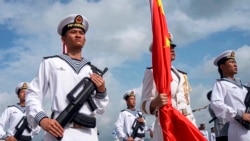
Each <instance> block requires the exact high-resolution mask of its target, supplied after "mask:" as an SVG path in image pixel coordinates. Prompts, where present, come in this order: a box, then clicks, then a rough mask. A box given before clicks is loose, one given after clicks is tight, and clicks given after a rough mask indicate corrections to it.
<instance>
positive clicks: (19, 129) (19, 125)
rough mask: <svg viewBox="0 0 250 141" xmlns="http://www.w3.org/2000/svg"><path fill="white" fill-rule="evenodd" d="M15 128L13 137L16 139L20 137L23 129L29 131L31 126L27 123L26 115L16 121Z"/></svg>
mask: <svg viewBox="0 0 250 141" xmlns="http://www.w3.org/2000/svg"><path fill="white" fill-rule="evenodd" d="M15 129H16V133H15V135H14V137H15V138H16V139H17V140H20V138H21V137H22V134H23V131H24V130H25V129H27V130H28V131H29V132H31V128H30V127H29V125H28V121H27V117H26V116H23V117H22V119H21V120H20V121H19V122H18V123H17V125H16V127H15ZM26 137H27V136H26ZM30 139H31V138H30Z"/></svg>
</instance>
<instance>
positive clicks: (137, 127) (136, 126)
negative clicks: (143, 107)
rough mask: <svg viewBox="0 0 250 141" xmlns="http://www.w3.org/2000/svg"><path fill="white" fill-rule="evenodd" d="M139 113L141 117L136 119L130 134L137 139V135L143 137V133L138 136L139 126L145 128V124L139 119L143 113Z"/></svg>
mask: <svg viewBox="0 0 250 141" xmlns="http://www.w3.org/2000/svg"><path fill="white" fill-rule="evenodd" d="M138 115H139V117H138V118H136V119H135V120H134V123H133V125H132V129H133V132H132V134H131V135H130V136H131V137H132V138H133V139H135V138H136V137H143V135H141V136H138V130H139V128H140V129H142V130H143V126H144V123H141V122H139V121H138V119H139V118H142V113H140V112H138ZM144 136H145V134H144Z"/></svg>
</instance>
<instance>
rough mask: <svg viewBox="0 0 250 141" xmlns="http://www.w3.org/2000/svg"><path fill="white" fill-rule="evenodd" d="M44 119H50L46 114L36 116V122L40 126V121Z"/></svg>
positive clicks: (40, 113) (41, 113)
mask: <svg viewBox="0 0 250 141" xmlns="http://www.w3.org/2000/svg"><path fill="white" fill-rule="evenodd" d="M43 118H48V116H47V115H46V113H45V112H39V113H38V114H36V116H35V122H36V123H37V124H38V125H40V121H41V120H42V119H43Z"/></svg>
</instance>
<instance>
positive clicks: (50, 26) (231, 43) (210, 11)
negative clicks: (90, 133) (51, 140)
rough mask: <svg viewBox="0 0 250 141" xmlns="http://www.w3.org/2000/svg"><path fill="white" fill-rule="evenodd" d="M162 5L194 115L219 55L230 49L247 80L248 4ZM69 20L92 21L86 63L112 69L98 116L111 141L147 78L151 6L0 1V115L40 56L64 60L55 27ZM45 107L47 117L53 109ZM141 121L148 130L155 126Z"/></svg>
mask: <svg viewBox="0 0 250 141" xmlns="http://www.w3.org/2000/svg"><path fill="white" fill-rule="evenodd" d="M162 2H163V4H164V8H165V14H166V16H167V23H168V27H169V30H170V31H171V32H172V34H173V41H174V42H175V43H176V44H177V48H176V54H177V59H176V61H175V62H174V65H175V66H176V67H177V68H178V69H180V70H183V71H185V72H187V73H188V75H189V80H190V83H191V85H192V89H193V91H192V93H190V95H191V105H192V107H193V108H194V109H195V108H199V107H202V106H205V105H207V104H208V103H209V102H208V100H207V99H206V93H207V91H209V90H210V89H211V88H212V86H213V83H214V82H215V80H216V79H217V78H218V77H219V75H218V73H217V68H216V67H215V66H213V60H214V58H215V57H216V56H217V55H218V54H220V53H221V52H223V51H225V50H235V52H236V58H237V62H238V68H239V71H238V75H237V77H239V78H241V79H242V82H243V83H247V82H249V81H250V71H249V70H250V64H249V62H250V55H249V53H250V26H249V25H250V20H249V17H250V7H249V5H250V1H249V0H198V1H197V0H162ZM73 13H77V14H82V15H85V16H86V17H87V18H88V19H89V30H88V32H87V34H86V38H87V42H86V45H85V46H84V49H83V56H84V57H85V58H87V59H88V60H89V61H91V62H92V63H93V64H94V65H96V66H98V67H99V68H100V69H103V68H104V67H108V68H109V71H108V72H107V74H105V76H104V78H105V80H106V85H107V90H108V94H109V97H110V103H109V106H108V108H107V112H106V113H105V114H104V115H102V116H98V121H99V122H98V128H99V130H100V133H101V134H100V140H103V141H108V140H111V139H112V136H111V132H112V130H113V128H114V122H115V121H116V119H117V117H118V114H119V112H120V110H122V109H124V108H125V102H124V101H123V100H122V96H123V94H124V93H125V92H126V91H128V90H129V89H136V91H137V92H138V96H137V101H138V102H137V103H138V105H139V100H140V95H141V85H142V79H143V75H144V71H145V69H146V67H148V66H151V54H150V52H149V51H148V47H149V44H150V43H151V41H152V32H151V23H150V20H151V19H150V8H149V2H148V0H61V1H60V0H39V1H38V0H37V1H34V0H25V1H20V0H0V61H1V63H0V74H1V75H0V84H1V85H0V112H2V111H3V110H4V108H6V106H7V105H11V104H14V103H16V101H17V98H16V95H15V93H14V89H15V87H16V85H17V84H18V83H19V82H21V81H28V82H30V81H31V80H32V79H33V78H34V77H35V75H36V73H37V70H38V66H39V64H40V62H41V60H42V57H44V56H50V55H55V54H61V53H62V43H61V40H60V36H59V35H58V34H57V25H58V23H59V21H60V20H61V19H62V18H63V17H65V16H67V15H69V14H73ZM44 107H45V109H46V110H47V111H48V114H50V112H49V107H50V105H48V104H46V105H44ZM195 116H196V120H197V124H200V123H201V122H205V123H206V124H207V126H208V127H210V126H211V125H209V124H208V121H209V120H210V116H209V114H208V112H207V109H205V110H202V111H200V112H196V113H195ZM146 118H147V119H148V123H149V124H151V121H152V119H151V118H150V117H149V116H146ZM100 121H101V122H100ZM208 130H209V128H208ZM38 138H39V139H40V137H36V140H38Z"/></svg>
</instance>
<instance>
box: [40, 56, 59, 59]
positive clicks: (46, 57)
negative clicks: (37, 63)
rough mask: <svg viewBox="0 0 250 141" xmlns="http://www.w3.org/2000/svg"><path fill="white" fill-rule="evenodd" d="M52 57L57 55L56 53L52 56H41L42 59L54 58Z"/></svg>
mask: <svg viewBox="0 0 250 141" xmlns="http://www.w3.org/2000/svg"><path fill="white" fill-rule="evenodd" d="M54 57H58V55H53V56H45V57H43V59H49V58H54Z"/></svg>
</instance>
